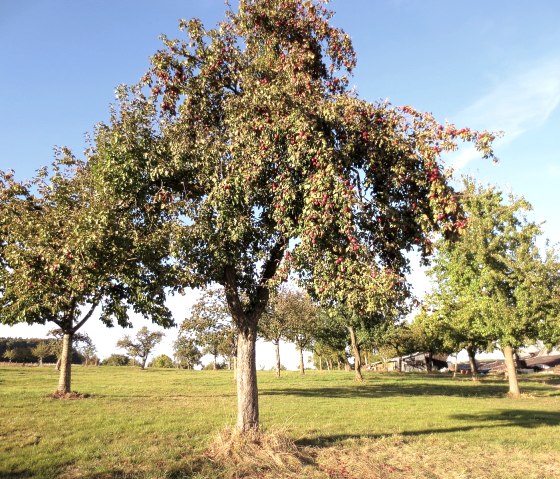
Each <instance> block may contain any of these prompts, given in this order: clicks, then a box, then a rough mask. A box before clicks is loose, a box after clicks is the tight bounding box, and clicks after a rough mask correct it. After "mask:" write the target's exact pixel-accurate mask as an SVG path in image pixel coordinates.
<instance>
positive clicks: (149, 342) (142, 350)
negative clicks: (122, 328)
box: [117, 326, 164, 369]
mask: <svg viewBox="0 0 560 479" xmlns="http://www.w3.org/2000/svg"><path fill="white" fill-rule="evenodd" d="M163 336H164V334H163V333H162V332H161V331H150V330H148V328H147V327H146V326H143V327H141V328H140V329H139V330H138V332H137V333H136V337H135V339H131V338H130V336H128V335H125V336H123V337H122V338H121V339H119V340H118V341H117V347H118V348H121V349H125V350H126V352H127V353H128V355H129V356H131V357H132V358H139V359H140V367H141V368H142V369H146V362H147V361H148V356H149V355H150V353H151V352H152V350H153V349H154V348H155V347H156V346H157V345H158V344H159V343H160V341H161V340H162V338H163Z"/></svg>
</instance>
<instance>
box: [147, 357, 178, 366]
mask: <svg viewBox="0 0 560 479" xmlns="http://www.w3.org/2000/svg"><path fill="white" fill-rule="evenodd" d="M150 367H152V368H172V367H173V360H172V359H171V358H170V357H169V356H168V355H167V354H160V355H159V356H156V357H155V358H154V359H153V360H152V362H151V363H150Z"/></svg>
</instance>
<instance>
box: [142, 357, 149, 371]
mask: <svg viewBox="0 0 560 479" xmlns="http://www.w3.org/2000/svg"><path fill="white" fill-rule="evenodd" d="M147 361H148V356H145V357H143V358H142V366H141V367H142V369H146V362H147Z"/></svg>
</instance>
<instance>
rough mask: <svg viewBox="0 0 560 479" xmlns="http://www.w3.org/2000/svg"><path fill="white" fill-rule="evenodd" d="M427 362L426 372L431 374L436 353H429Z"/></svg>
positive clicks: (426, 357)
mask: <svg viewBox="0 0 560 479" xmlns="http://www.w3.org/2000/svg"><path fill="white" fill-rule="evenodd" d="M424 359H425V361H426V372H427V373H431V372H432V371H433V370H434V353H432V352H431V351H429V352H428V355H427V356H424Z"/></svg>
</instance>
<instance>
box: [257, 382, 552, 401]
mask: <svg viewBox="0 0 560 479" xmlns="http://www.w3.org/2000/svg"><path fill="white" fill-rule="evenodd" d="M422 379H423V378H416V379H412V380H411V379H410V378H404V377H403V378H400V377H396V378H395V377H392V378H390V379H387V380H384V379H382V380H376V379H373V380H368V381H367V382H365V383H359V384H356V383H351V382H349V383H348V385H343V386H337V387H328V386H326V387H320V388H309V387H301V388H298V387H290V388H282V389H277V388H274V389H261V391H260V395H262V396H299V397H309V398H319V397H320V398H341V399H351V398H386V397H407V396H408V397H412V396H455V397H479V398H499V397H503V396H505V395H506V394H507V392H508V385H507V382H505V381H499V380H486V381H482V382H477V383H475V382H472V381H465V380H463V381H461V380H452V379H450V378H440V379H437V380H434V377H430V378H429V381H430V382H426V381H423V380H422ZM521 387H522V391H523V392H524V393H528V394H531V395H536V396H540V395H543V396H547V397H551V396H560V390H558V391H557V390H550V389H546V388H543V383H542V382H540V381H539V382H524V383H522V386H521Z"/></svg>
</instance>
